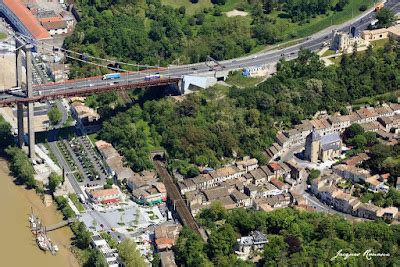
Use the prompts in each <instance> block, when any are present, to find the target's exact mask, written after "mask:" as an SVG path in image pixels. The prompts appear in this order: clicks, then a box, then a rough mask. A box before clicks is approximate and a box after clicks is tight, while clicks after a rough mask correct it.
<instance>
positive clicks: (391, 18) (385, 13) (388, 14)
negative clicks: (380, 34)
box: [376, 8, 396, 28]
mask: <svg viewBox="0 0 400 267" xmlns="http://www.w3.org/2000/svg"><path fill="white" fill-rule="evenodd" d="M376 19H377V20H378V22H377V23H376V26H377V27H378V28H387V27H390V26H392V25H393V24H394V23H395V22H396V17H395V14H394V13H393V12H392V11H391V10H390V9H387V8H382V9H381V10H379V12H378V13H377V14H376Z"/></svg>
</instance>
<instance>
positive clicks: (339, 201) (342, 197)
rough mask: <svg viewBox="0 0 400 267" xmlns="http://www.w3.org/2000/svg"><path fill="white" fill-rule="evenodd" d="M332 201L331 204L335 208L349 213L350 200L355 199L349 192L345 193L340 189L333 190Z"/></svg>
mask: <svg viewBox="0 0 400 267" xmlns="http://www.w3.org/2000/svg"><path fill="white" fill-rule="evenodd" d="M332 196H333V201H332V205H333V206H334V207H335V209H337V210H339V211H341V212H345V213H349V212H350V209H351V208H350V201H351V200H353V201H354V199H356V198H355V197H352V196H351V195H350V194H347V193H345V192H342V191H340V190H337V191H334V193H333V195H332Z"/></svg>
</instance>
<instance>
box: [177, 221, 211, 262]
mask: <svg viewBox="0 0 400 267" xmlns="http://www.w3.org/2000/svg"><path fill="white" fill-rule="evenodd" d="M175 247H176V255H175V256H176V260H177V261H178V263H180V264H184V265H186V266H199V267H200V266H211V263H210V261H209V259H208V258H207V255H206V254H205V253H204V242H203V240H202V239H201V237H200V236H198V235H197V234H196V233H195V232H193V231H192V230H191V229H189V228H187V227H183V229H182V231H181V232H180V234H179V238H178V241H177V243H176V246H175Z"/></svg>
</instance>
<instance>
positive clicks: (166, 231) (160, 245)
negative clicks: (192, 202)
mask: <svg viewBox="0 0 400 267" xmlns="http://www.w3.org/2000/svg"><path fill="white" fill-rule="evenodd" d="M181 230H182V226H181V225H180V224H173V225H158V226H156V228H155V229H154V239H155V246H156V249H157V250H158V251H165V250H169V249H172V247H173V246H175V243H176V241H177V240H178V236H179V233H180V231H181Z"/></svg>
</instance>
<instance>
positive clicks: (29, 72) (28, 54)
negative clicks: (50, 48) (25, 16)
mask: <svg viewBox="0 0 400 267" xmlns="http://www.w3.org/2000/svg"><path fill="white" fill-rule="evenodd" d="M32 49H33V46H32V45H31V44H28V45H26V46H25V56H26V89H27V90H26V91H27V96H28V98H31V97H33V87H32ZM33 105H34V103H33V102H29V103H28V136H29V138H28V140H29V144H28V145H29V157H30V158H31V159H35V130H34V127H33V116H34V114H33Z"/></svg>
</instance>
